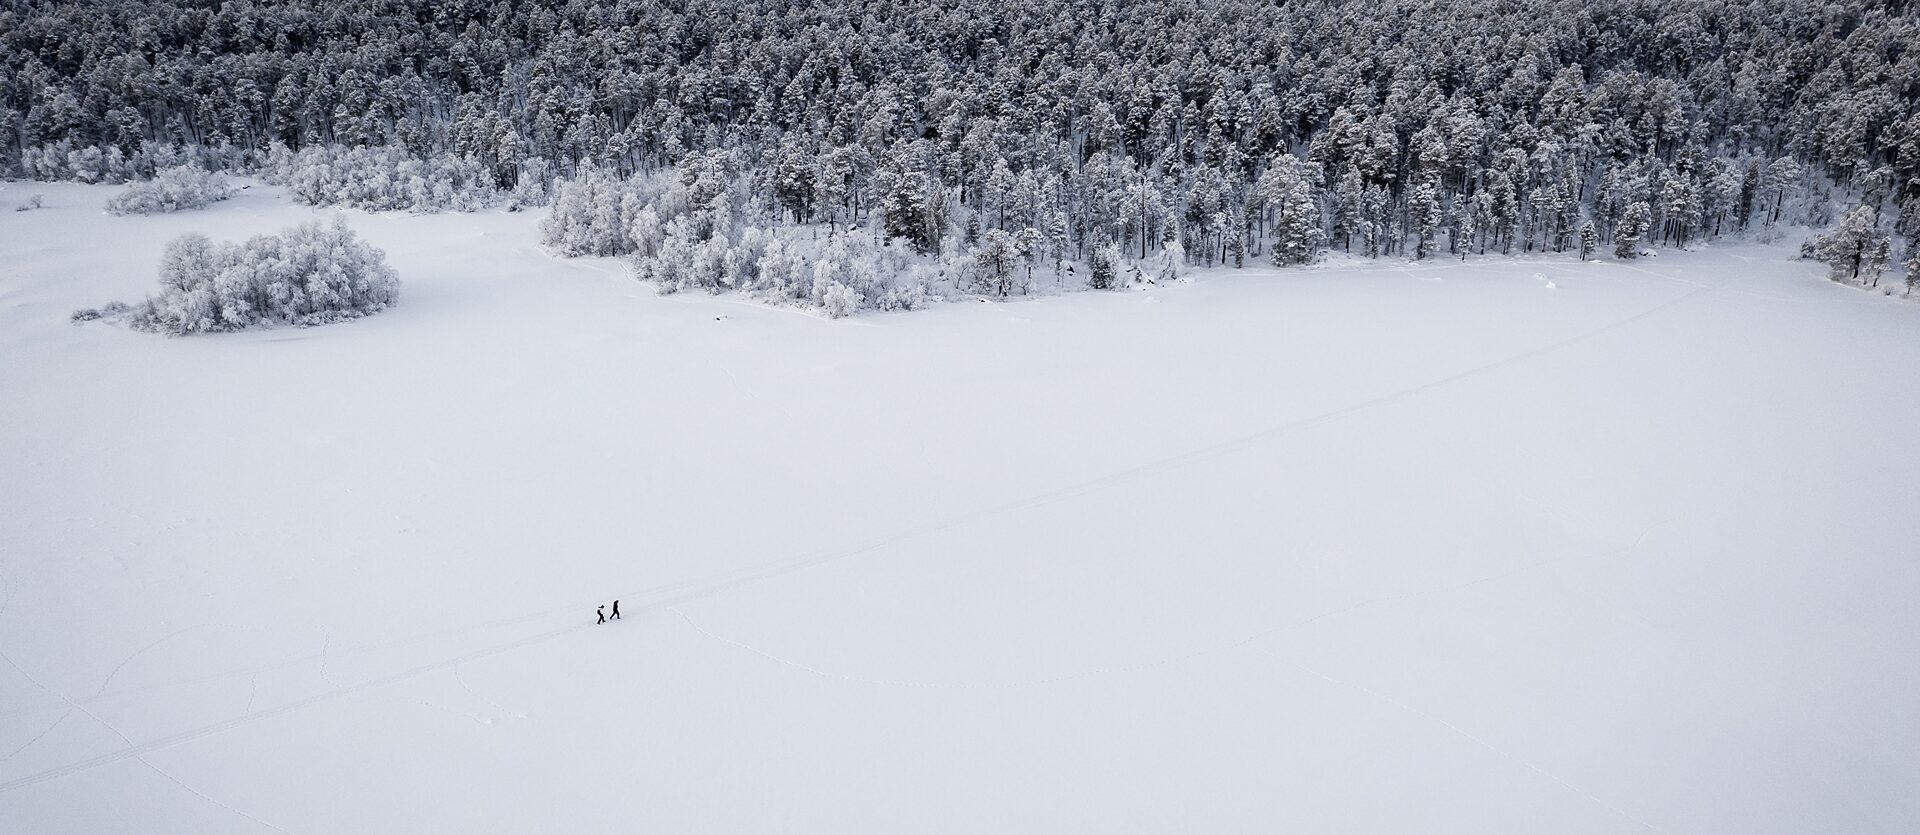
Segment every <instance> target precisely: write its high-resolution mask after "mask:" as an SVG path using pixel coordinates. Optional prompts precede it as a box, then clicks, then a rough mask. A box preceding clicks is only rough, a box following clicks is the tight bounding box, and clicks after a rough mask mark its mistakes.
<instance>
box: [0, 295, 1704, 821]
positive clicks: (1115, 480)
mask: <svg viewBox="0 0 1920 835" xmlns="http://www.w3.org/2000/svg"><path fill="white" fill-rule="evenodd" d="M1712 289H1713V288H1710V287H1696V288H1694V289H1692V290H1689V291H1688V292H1685V293H1682V294H1680V295H1678V296H1675V297H1673V298H1670V299H1667V300H1665V301H1662V302H1660V303H1658V304H1655V305H1653V306H1651V307H1648V308H1647V309H1645V310H1642V311H1640V312H1638V313H1635V314H1632V315H1630V316H1627V317H1624V318H1622V319H1618V320H1616V321H1613V322H1610V323H1608V324H1605V325H1601V326H1599V327H1597V328H1592V329H1589V330H1586V331H1582V332H1580V333H1578V334H1575V335H1573V336H1569V337H1566V338H1564V339H1561V340H1558V341H1555V342H1551V343H1548V344H1546V345H1543V346H1540V347H1537V348H1532V349H1528V350H1526V351H1522V352H1520V353H1518V354H1514V355H1512V356H1509V357H1506V358H1504V359H1500V360H1496V361H1493V362H1490V363H1485V364H1482V365H1478V366H1474V367H1472V368H1469V369H1466V370H1464V371H1460V372H1457V373H1454V374H1450V375H1447V376H1444V377H1441V378H1438V379H1435V380H1430V381H1428V382H1426V383H1422V384H1419V385H1416V386H1412V387H1409V388H1405V389H1400V390H1397V391H1393V392H1389V393H1387V394H1383V395H1380V396H1378V397H1374V398H1370V399H1367V400H1363V401H1361V402H1359V403H1355V404H1351V405H1348V406H1343V407H1340V408H1337V409H1333V410H1331V411H1327V412H1322V413H1320V414H1318V415H1314V416H1312V417H1307V418H1303V419H1300V420H1295V421H1290V422H1287V423H1283V424H1280V425H1278V426H1274V427H1270V428H1268V429H1264V430H1261V431H1258V432H1254V433H1252V434H1248V435H1243V436H1240V437H1238V438H1233V439H1230V440H1227V441H1223V442H1220V443H1217V444H1213V445H1210V446H1206V447H1201V448H1199V449H1195V450H1191V451H1189V452H1185V453H1181V454H1179V455H1175V456H1171V457H1168V458H1163V459H1160V460H1157V461H1152V462H1148V463H1145V464H1141V465H1138V466H1135V467H1132V468H1129V469H1125V470H1121V471H1118V472H1115V473H1110V474H1108V475H1105V476H1101V477H1098V478H1094V479H1090V480H1087V481H1083V482H1080V483H1078V484H1073V485H1070V486H1067V487H1063V488H1060V489H1058V490H1054V491H1051V492H1048V493H1042V494H1039V495H1036V496H1031V497H1028V498H1025V499H1020V500H1016V501H1013V502H1007V503H1003V504H999V505H993V506H990V507H987V508H983V509H980V510H976V511H973V512H970V513H965V514H961V515H959V516H954V517H949V518H947V519H944V520H939V521H935V522H933V523H930V524H926V525H920V526H916V527H912V528H907V529H905V530H902V531H898V532H896V533H893V534H890V535H887V536H884V537H881V538H878V539H873V540H868V541H866V542H864V543H860V544H856V545H854V546H851V547H846V548H840V549H834V550H830V551H827V552H824V553H816V554H813V555H809V556H806V557H803V558H801V559H798V560H788V561H782V562H775V563H764V564H762V565H761V566H759V567H756V568H749V569H745V570H744V571H735V572H729V573H728V574H725V575H721V577H720V578H719V579H708V580H706V581H704V582H703V581H698V580H696V581H690V582H681V583H671V584H666V585H663V586H658V587H654V588H652V589H648V590H646V591H643V592H641V593H640V594H638V595H629V596H628V597H627V598H625V599H637V600H641V601H642V602H641V603H639V604H637V605H635V606H633V607H631V609H630V611H634V612H643V611H647V610H661V609H665V610H672V611H678V609H677V608H676V607H678V606H679V605H682V604H685V603H690V602H694V601H697V600H701V599H705V598H709V597H714V596H717V595H720V594H725V593H729V592H732V591H736V590H738V589H742V588H746V587H748V586H751V585H754V584H756V583H759V582H762V581H765V580H768V579H772V578H775V577H779V576H783V575H787V574H792V573H795V572H798V571H803V570H806V569H808V568H812V567H815V566H819V565H825V564H827V563H830V562H836V561H839V560H844V559H848V558H851V557H856V556H860V555H863V554H868V553H872V552H874V551H878V550H880V549H881V548H884V547H886V546H889V545H894V544H897V543H900V542H905V541H910V540H913V539H917V538H920V537H923V536H926V535H929V534H933V533H939V532H941V531H946V530H951V529H954V528H958V527H960V526H963V525H966V524H969V523H972V522H975V521H978V520H980V519H985V518H989V517H992V516H996V515H1000V514H1003V513H1008V512H1011V511H1016V510H1023V509H1029V508H1035V507H1042V506H1045V505H1049V504H1053V503H1055V502H1059V501H1062V500H1065V499H1069V498H1073V497H1076V496H1082V495H1086V494H1088V493H1092V492H1096V491H1099V490H1102V489H1105V488H1107V487H1110V486H1113V485H1116V484H1122V483H1126V482H1130V481H1136V480H1139V479H1141V478H1145V477H1148V476H1152V475H1156V474H1160V473H1165V472H1170V471H1173V470H1177V469H1179V468H1182V467H1186V466H1190V465H1193V464H1195V463H1199V462H1202V461H1207V460H1210V459H1213V458H1217V457H1219V456H1221V455H1224V454H1226V453H1228V452H1232V451H1234V450H1238V449H1242V448H1244V447H1247V446H1249V445H1252V444H1256V443H1260V442H1262V441H1266V440H1268V439H1271V438H1275V437H1279V436H1282V435H1286V434H1290V433H1294V432H1298V431H1301V430H1304V429H1308V428H1312V427H1315V426H1319V425H1322V424H1325V423H1329V422H1332V421H1335V420H1338V419H1340V418H1343V417H1346V416H1348V415H1352V414H1356V413H1359V412H1362V411H1365V410H1367V409H1372V408H1375V407H1378V406H1382V405H1386V404H1388V403H1393V402H1397V401H1400V400H1404V399H1407V398H1410V397H1414V396H1416V395H1419V394H1421V393H1423V392H1427V391H1430V390H1433V389H1436V388H1440V387H1442V386H1446V385H1450V384H1453V383H1457V382H1460V381H1462V380H1467V379H1471V378H1474V377H1478V376H1480V375H1483V374H1488V373H1492V372H1495V371H1498V370H1500V369H1503V368H1506V367H1509V366H1512V365H1515V364H1517V363H1521V362H1525V361H1527V360H1530V359H1534V358H1536V357H1540V356H1545V355H1547V354H1551V353H1553V352H1555V351H1559V350H1562V349H1564V348H1567V347H1569V346H1572V345H1575V344H1578V343H1580V342H1584V341H1586V340H1589V339H1592V338H1594V337H1597V336H1601V335H1603V334H1606V333H1608V332H1611V331H1614V330H1617V329H1619V328H1622V327H1626V326H1628V325H1631V324H1633V323H1635V322H1639V321H1641V320H1644V319H1646V318H1649V317H1651V316H1654V315H1657V314H1659V313H1661V312H1663V311H1666V310H1668V309H1671V308H1673V307H1675V306H1677V305H1679V304H1681V303H1683V302H1685V301H1687V300H1689V299H1692V298H1694V297H1695V296H1698V295H1700V294H1702V293H1706V292H1711V291H1712ZM1642 535H1643V536H1644V533H1643V534H1642ZM1636 544H1637V543H1636ZM1559 559H1564V558H1559ZM1544 562H1546V561H1543V562H1542V563H1540V564H1544ZM1536 565H1537V564H1536ZM1524 570H1530V567H1527V568H1521V569H1516V570H1515V571H1513V572H1507V574H1512V573H1517V572H1518V571H1524ZM1500 576H1506V575H1500ZM1498 578H1499V577H1498V576H1495V577H1486V578H1480V579H1476V580H1473V581H1470V583H1469V584H1472V583H1479V582H1485V581H1488V580H1493V579H1498ZM654 595H665V596H664V597H654ZM1406 596H1408V595H1397V596H1394V597H1390V598H1381V599H1378V600H1373V601H1367V602H1364V603H1361V604H1356V605H1355V606H1352V607H1348V608H1347V609H1342V610H1338V611H1335V612H1327V613H1324V614H1322V615H1317V616H1315V617H1313V618H1309V619H1307V620H1305V621H1301V622H1299V623H1295V624H1289V625H1283V626H1278V627H1274V628H1272V629H1269V630H1266V631H1264V632H1261V633H1256V634H1255V635H1252V636H1250V637H1246V638H1243V639H1241V640H1239V641H1238V642H1236V643H1234V644H1232V645H1230V646H1228V647H1224V649H1232V648H1236V647H1239V646H1244V645H1245V644H1248V643H1251V642H1252V641H1254V640H1257V639H1259V638H1261V637H1264V636H1266V635H1268V634H1272V633H1274V632H1278V631H1280V630H1282V629H1293V628H1299V627H1303V626H1306V625H1308V624H1310V623H1313V622H1315V621H1317V620H1320V619H1322V618H1324V617H1329V616H1332V615H1335V614H1340V613H1343V612H1345V611H1351V610H1352V609H1357V608H1361V607H1363V606H1368V605H1375V604H1378V603H1384V602H1388V601H1390V600H1395V599H1400V598H1403V597H1406ZM577 605H578V604H576V606H569V607H564V608H556V609H552V610H548V611H549V612H550V613H557V612H561V611H568V610H572V609H574V608H576V607H577ZM543 614H544V613H543ZM680 614H681V616H682V617H683V618H686V615H685V613H684V612H680ZM540 616H541V615H540V614H536V615H529V616H525V617H523V618H518V619H515V620H525V619H531V618H535V617H540ZM687 620H688V623H689V625H692V626H693V627H694V628H695V629H697V630H700V631H702V632H705V630H703V629H700V627H699V626H698V625H696V624H693V622H692V620H691V619H690V618H688V619H687ZM586 625H587V624H580V625H578V626H567V627H562V628H559V629H555V630H552V631H548V632H543V633H539V634H536V635H533V636H530V637H526V638H520V639H516V640H512V641H508V642H505V643H502V644H496V645H494V646H491V647H486V648H483V649H479V650H476V651H474V652H471V653H468V654H466V655H462V656H458V657H456V658H453V659H450V660H443V661H439V662H434V663H429V664H425V665H421V666H418V667H413V668H410V669H407V670H402V671H400V672H397V673H393V674H390V675H386V676H381V677H378V678H374V679H370V680H367V681H363V682H361V683H359V684H354V685H348V686H345V687H337V688H335V689H333V690H329V691H325V692H322V693H318V694H315V695H312V696H309V697H306V698H303V699H298V700H295V701H292V702H289V703H286V704H283V705H281V706H279V707H277V708H272V709H269V710H263V711H260V712H258V713H254V714H250V715H243V716H240V717H237V718H234V719H230V720H227V721H224V722H217V723H214V724H211V725H207V726H204V727H202V728H199V729H196V730H191V731H185V732H182V733H178V734H174V735H172V736H168V737H163V738H160V739H156V740H152V741H149V742H145V743H140V744H137V745H136V744H134V743H133V742H132V741H131V740H127V746H128V747H126V748H124V749H121V750H118V751H113V752H109V753H106V754H102V755H99V756H96V757H92V758H89V759H85V760H80V761H78V762H74V763H70V764H68V765H65V766H60V767H57V768H53V769H48V770H46V771H42V772H39V773H37V774H30V775H25V776H22V777H17V778H14V779H12V780H9V781H6V782H4V783H0V794H5V793H7V792H10V791H14V790H16V789H20V788H23V787H26V786H30V785H33V784H36V783H40V782H43V781H46V780H51V779H54V778H57V777H63V776H66V775H68V774H73V773H77V772H79V771H84V770H87V769H90V768H95V767H98V766H101V765H106V764H108V763H112V762H116V761H119V760H122V759H126V758H127V757H142V756H143V755H145V754H146V753H148V752H151V751H154V750H158V749H161V748H166V747H171V746H173V745H178V744H181V743H183V742H189V741H192V740H196V739H200V738H203V737H206V736H210V735H212V734H216V733H221V732H224V731H227V730H230V729H233V728H236V727H240V726H242V725H245V724H248V723H251V722H255V721H259V720H261V719H266V718H270V717H274V716H279V715H283V714H287V713H291V712H294V711H297V710H301V709H304V708H306V707H310V706H312V705H316V704H320V703H323V702H327V701H331V700H333V699H336V698H339V697H342V696H347V695H352V694H357V693H363V692H366V691H369V690H372V689H375V688H378V687H384V686H386V685H390V684H394V683H398V682H400V681H405V680H407V679H411V678H414V677H416V676H419V675H422V674H425V673H429V672H434V671H436V670H441V669H445V668H447V667H449V666H454V665H458V664H463V663H466V662H468V661H473V660H477V659H479V658H484V657H487V656H490V655H495V654H498V653H502V652H506V651H509V650H513V649H518V648H521V647H525V646H528V645H531V644H534V643H538V642H542V641H546V640H549V639H552V638H554V637H558V636H560V635H563V634H566V633H568V632H572V631H574V630H576V629H578V628H581V627H584V626H586ZM470 629H471V627H469V628H467V629H466V630H461V631H469V630H470ZM707 634H709V635H712V634H713V633H707ZM714 637H716V638H717V637H718V636H717V635H716V636H714ZM163 640H164V639H163ZM414 640H418V639H414ZM721 640H727V639H721ZM331 642H332V636H331V634H329V636H328V639H327V643H326V644H325V645H323V646H322V648H321V652H320V654H319V657H320V662H321V677H322V679H324V680H326V681H328V683H330V684H332V683H334V682H333V681H332V680H331V679H328V678H327V676H326V659H327V654H328V648H329V647H330V646H331ZM729 643H735V644H736V645H738V646H741V647H743V648H745V649H747V650H748V651H751V652H755V653H757V654H760V655H763V656H766V657H768V658H773V659H774V660H776V661H779V662H780V663H783V664H788V665H789V666H794V667H797V668H800V669H806V670H810V671H814V672H816V673H819V674H821V675H828V676H833V674H829V673H824V672H820V671H817V670H813V669H812V668H810V667H806V666H804V665H800V664H795V663H793V662H789V661H785V660H783V659H778V658H775V657H774V656H771V655H767V654H766V653H764V652H760V651H759V650H757V649H754V648H751V647H746V646H745V645H744V644H738V642H732V641H729ZM1218 649H1223V648H1215V649H1211V650H1201V651H1199V652H1195V653H1189V654H1187V655H1185V656H1181V657H1177V658H1171V659H1162V660H1159V661H1155V662H1151V663H1150V664H1147V665H1138V666H1139V667H1155V666H1163V665H1165V664H1168V663H1173V662H1175V661H1178V660H1182V659H1184V658H1193V657H1197V656H1200V655H1204V654H1207V653H1209V652H1213V651H1217V650H1218ZM309 657H311V656H309ZM8 663H12V659H8ZM289 663H290V662H289ZM15 668H16V669H18V665H15ZM1131 668H1134V667H1129V668H1128V669H1131ZM22 672H23V673H24V672H25V671H24V670H22ZM1101 672H1105V671H1094V672H1089V673H1082V674H1076V675H1075V676H1074V677H1079V676H1084V675H1098V674H1100V673H1101ZM834 677H838V676H834ZM1059 680H1062V677H1054V678H1051V679H1047V680H1045V681H1042V682H1037V683H1039V684H1045V683H1052V682H1054V681H1059ZM875 683H880V682H875ZM914 686H920V685H914ZM1015 686H1022V685H1015ZM43 689H44V688H43ZM48 692H50V693H51V692H53V691H50V690H49V691H48ZM54 695H56V696H59V694H57V693H56V694H54ZM59 697H60V698H61V699H62V700H63V701H66V702H67V703H68V704H69V705H72V706H73V707H74V708H75V709H78V710H80V711H81V712H82V713H86V714H87V715H88V716H92V713H90V712H88V711H87V710H86V708H84V707H82V706H81V705H80V704H79V703H77V702H73V701H71V700H67V699H66V697H64V696H59ZM96 721H97V720H96ZM102 724H105V723H102ZM115 733H116V734H118V733H119V732H118V731H115ZM122 738H123V739H124V738H125V737H124V736H123V737H122ZM283 831H284V830H283Z"/></svg>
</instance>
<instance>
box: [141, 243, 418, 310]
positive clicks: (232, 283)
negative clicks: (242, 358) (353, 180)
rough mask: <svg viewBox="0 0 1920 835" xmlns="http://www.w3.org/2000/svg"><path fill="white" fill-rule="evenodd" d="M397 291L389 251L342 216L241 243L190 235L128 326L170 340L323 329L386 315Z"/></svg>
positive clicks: (173, 248)
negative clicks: (266, 327)
mask: <svg viewBox="0 0 1920 835" xmlns="http://www.w3.org/2000/svg"><path fill="white" fill-rule="evenodd" d="M398 290H399V279H398V277H397V276H396V275H395V274H394V271H393V268H392V267H390V266H388V265H387V263H386V256H385V253H383V252H381V251H380V250H379V249H376V248H375V247H373V246H372V245H370V244H367V243H366V242H364V241H362V240H360V239H359V237H358V236H356V235H355V234H354V233H353V230H352V229H350V228H348V227H347V225H346V222H345V221H343V220H341V219H339V218H335V219H334V220H333V221H332V222H331V223H322V222H320V221H314V222H311V223H305V224H301V225H299V226H295V227H292V228H290V229H287V230H284V231H282V232H280V233H279V234H274V235H256V236H254V237H252V238H249V239H248V240H246V241H245V242H243V243H237V244H232V243H229V244H221V243H214V242H213V241H212V240H210V239H209V238H207V236H205V235H201V234H198V233H189V234H186V235H181V236H180V237H178V238H175V239H173V240H172V241H169V242H168V243H167V247H166V250H165V252H164V253H162V255H161V257H160V292H158V293H156V294H154V295H152V296H149V297H147V299H146V300H144V301H142V302H140V303H139V304H137V305H134V306H133V308H132V310H131V318H130V323H131V325H132V326H133V327H134V328H136V329H138V330H146V331H154V332H157V333H165V334H171V335H181V334H189V333H208V332H214V331H233V330H240V329H243V328H248V327H253V326H255V325H263V324H289V325H299V326H306V325H322V324H327V323H331V322H341V321H346V320H348V319H357V318H359V317H362V316H366V315H369V314H373V313H378V312H379V311H381V310H385V309H386V308H387V307H388V306H390V305H392V304H393V303H394V301H395V298H396V296H397V294H398Z"/></svg>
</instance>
